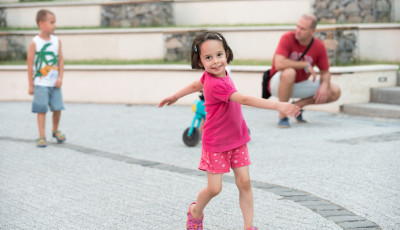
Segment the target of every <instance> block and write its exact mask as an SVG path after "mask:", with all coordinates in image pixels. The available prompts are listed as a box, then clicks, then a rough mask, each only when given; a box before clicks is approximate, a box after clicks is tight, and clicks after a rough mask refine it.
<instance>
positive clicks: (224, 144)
mask: <svg viewBox="0 0 400 230" xmlns="http://www.w3.org/2000/svg"><path fill="white" fill-rule="evenodd" d="M200 80H201V82H202V83H203V85H204V89H203V91H204V100H205V103H204V105H205V107H206V112H207V115H206V121H205V123H204V126H203V138H202V145H203V148H204V149H205V150H206V151H209V152H223V151H228V150H231V149H235V148H238V147H240V146H242V145H244V144H246V143H247V142H249V141H250V135H249V131H248V129H247V125H246V122H245V120H244V117H243V114H242V108H241V107H242V106H241V104H239V103H237V102H234V101H230V100H229V97H230V96H231V95H232V93H234V92H236V91H237V90H236V88H235V85H234V84H233V81H232V79H231V78H230V76H229V75H228V73H227V74H226V77H223V78H221V77H215V76H213V75H212V74H210V73H208V72H207V71H204V73H203V76H202V77H201V79H200Z"/></svg>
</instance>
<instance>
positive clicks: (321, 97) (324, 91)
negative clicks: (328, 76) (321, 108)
mask: <svg viewBox="0 0 400 230" xmlns="http://www.w3.org/2000/svg"><path fill="white" fill-rule="evenodd" d="M328 94H329V88H328V86H327V85H326V84H324V83H321V85H320V87H319V89H318V90H317V92H316V93H315V95H314V99H315V103H316V104H323V103H326V102H327V101H328Z"/></svg>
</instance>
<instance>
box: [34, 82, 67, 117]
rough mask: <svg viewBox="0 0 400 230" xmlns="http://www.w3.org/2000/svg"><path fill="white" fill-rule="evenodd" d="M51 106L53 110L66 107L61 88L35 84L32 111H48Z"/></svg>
mask: <svg viewBox="0 0 400 230" xmlns="http://www.w3.org/2000/svg"><path fill="white" fill-rule="evenodd" d="M49 106H50V110H51V111H59V110H63V109H64V103H63V100H62V94H61V88H56V87H46V86H37V85H35V89H34V93H33V102H32V112H33V113H47V111H48V107H49Z"/></svg>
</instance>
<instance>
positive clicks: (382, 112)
mask: <svg viewBox="0 0 400 230" xmlns="http://www.w3.org/2000/svg"><path fill="white" fill-rule="evenodd" d="M341 110H342V112H343V113H346V114H350V115H358V116H370V117H385V118H398V119H400V105H390V104H382V103H361V104H347V105H343V106H342V107H341Z"/></svg>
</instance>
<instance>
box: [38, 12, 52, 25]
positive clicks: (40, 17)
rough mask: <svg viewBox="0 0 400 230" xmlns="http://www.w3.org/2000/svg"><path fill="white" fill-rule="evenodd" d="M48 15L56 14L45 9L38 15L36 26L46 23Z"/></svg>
mask: <svg viewBox="0 0 400 230" xmlns="http://www.w3.org/2000/svg"><path fill="white" fill-rule="evenodd" d="M47 14H52V15H54V13H53V12H51V11H50V10H45V9H42V10H39V11H38V12H37V14H36V24H37V25H39V22H42V21H46V17H47Z"/></svg>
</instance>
